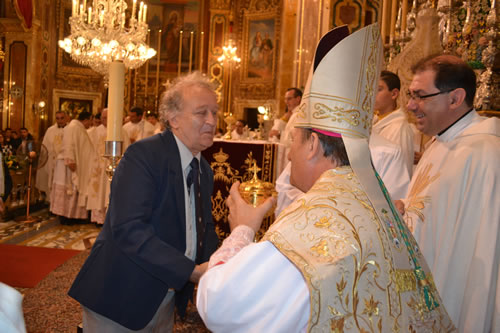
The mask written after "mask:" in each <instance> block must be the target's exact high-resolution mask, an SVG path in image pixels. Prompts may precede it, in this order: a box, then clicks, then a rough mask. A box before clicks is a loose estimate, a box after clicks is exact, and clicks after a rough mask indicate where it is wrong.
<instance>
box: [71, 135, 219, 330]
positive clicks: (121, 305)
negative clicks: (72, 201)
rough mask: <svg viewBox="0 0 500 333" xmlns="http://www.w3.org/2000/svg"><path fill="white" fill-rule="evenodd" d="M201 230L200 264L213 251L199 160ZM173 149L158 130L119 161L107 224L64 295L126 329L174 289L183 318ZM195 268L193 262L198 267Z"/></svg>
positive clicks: (207, 184) (208, 186) (183, 271)
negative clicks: (202, 245)
mask: <svg viewBox="0 0 500 333" xmlns="http://www.w3.org/2000/svg"><path fill="white" fill-rule="evenodd" d="M200 169H201V179H200V188H201V191H202V193H201V195H202V205H203V206H202V207H203V223H205V237H204V243H203V244H204V247H203V249H202V260H201V262H205V261H207V260H208V259H209V258H210V255H211V254H212V253H213V252H214V251H215V249H216V247H217V245H218V238H217V234H216V233H215V227H214V223H213V220H212V205H211V194H212V191H213V172H212V170H211V169H210V166H209V165H208V162H207V161H206V160H205V159H204V158H203V157H202V158H201V164H200ZM183 177H184V175H183V172H182V167H181V159H180V154H179V149H178V148H177V143H176V141H175V138H174V136H173V134H172V133H171V132H170V131H168V130H167V131H165V132H163V133H161V134H159V135H155V136H152V137H150V138H147V139H144V140H141V141H138V142H136V143H134V144H133V145H131V146H130V147H129V148H128V149H127V151H126V152H125V154H124V155H123V157H122V159H121V161H120V163H119V165H118V167H117V169H116V172H115V175H114V177H113V181H112V183H111V195H110V203H109V208H108V212H107V215H106V220H105V223H104V226H103V228H102V231H101V233H100V234H99V236H98V238H97V240H96V242H95V244H94V246H93V247H92V251H91V252H90V255H89V257H88V259H87V261H86V262H85V264H84V265H83V267H82V269H81V270H80V272H79V274H78V276H77V277H76V279H75V281H74V282H73V285H72V287H71V289H70V290H69V292H68V294H69V295H70V296H71V297H73V298H74V299H76V300H77V301H78V302H80V303H81V304H82V305H84V306H86V307H87V308H89V309H91V310H92V311H94V312H97V313H99V314H101V315H103V316H104V317H106V318H109V319H111V320H113V321H115V322H117V323H119V324H121V325H123V326H125V327H127V328H129V329H132V330H138V329H142V328H144V327H145V326H146V325H147V324H148V323H149V322H150V321H151V319H152V318H153V316H154V314H155V313H156V310H157V309H158V307H159V306H160V303H161V302H162V301H163V299H164V297H165V296H166V294H167V291H168V290H169V289H170V288H173V289H175V291H176V295H175V303H176V306H177V310H178V313H179V314H180V315H181V316H184V314H185V311H186V306H187V303H188V300H189V299H190V298H192V297H193V289H194V285H193V284H192V283H191V282H189V277H190V276H191V273H192V272H193V269H194V266H195V263H194V262H193V261H192V260H190V259H188V258H187V257H186V256H185V255H184V253H185V250H186V216H185V215H186V213H185V208H184V206H185V205H184V188H183V186H184V182H183ZM201 262H200V263H201Z"/></svg>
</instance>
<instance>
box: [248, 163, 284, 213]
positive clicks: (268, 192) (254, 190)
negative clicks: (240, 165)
mask: <svg viewBox="0 0 500 333" xmlns="http://www.w3.org/2000/svg"><path fill="white" fill-rule="evenodd" d="M260 170H261V169H260V168H259V167H257V163H256V162H254V164H253V167H252V168H250V171H253V177H252V179H250V180H249V181H247V182H243V183H241V184H240V188H239V191H240V194H241V197H242V198H243V199H244V200H245V201H246V202H248V203H249V204H251V205H252V206H254V207H257V206H258V205H260V204H261V203H263V202H264V201H266V199H267V198H269V197H270V196H274V197H276V196H277V195H278V193H277V192H276V190H275V189H274V186H273V184H271V183H269V182H265V181H262V180H260V179H259V178H258V177H257V172H259V171H260ZM274 208H275V207H273V208H271V209H270V210H269V211H268V212H267V214H266V216H265V217H267V216H270V215H271V214H272V213H273V211H274Z"/></svg>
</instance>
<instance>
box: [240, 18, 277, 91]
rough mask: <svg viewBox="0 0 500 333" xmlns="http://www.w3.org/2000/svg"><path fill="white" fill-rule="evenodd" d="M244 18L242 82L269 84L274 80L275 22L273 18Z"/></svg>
mask: <svg viewBox="0 0 500 333" xmlns="http://www.w3.org/2000/svg"><path fill="white" fill-rule="evenodd" d="M267 16H268V17H265V16H262V15H258V16H255V17H254V16H252V17H246V18H245V26H244V40H243V41H244V50H245V52H244V54H245V56H244V59H243V71H242V75H243V77H242V81H243V82H245V81H246V82H266V81H267V82H269V81H272V80H273V78H274V66H275V58H276V57H275V55H276V21H275V18H274V16H272V17H269V15H267Z"/></svg>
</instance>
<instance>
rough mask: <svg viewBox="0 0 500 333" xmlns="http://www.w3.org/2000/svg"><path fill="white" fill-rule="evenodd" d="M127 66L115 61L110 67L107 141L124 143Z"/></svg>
mask: <svg viewBox="0 0 500 333" xmlns="http://www.w3.org/2000/svg"><path fill="white" fill-rule="evenodd" d="M124 89H125V65H124V64H123V62H121V61H113V62H112V63H111V64H110V66H109V92H108V126H107V131H106V141H122V125H123V100H124Z"/></svg>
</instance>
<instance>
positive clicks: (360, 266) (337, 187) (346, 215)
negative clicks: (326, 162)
mask: <svg viewBox="0 0 500 333" xmlns="http://www.w3.org/2000/svg"><path fill="white" fill-rule="evenodd" d="M387 207H389V206H388V205H387ZM380 215H381V216H384V218H383V219H384V221H382V220H381V219H380V218H379V217H378V216H379V215H377V214H376V212H375V208H374V206H373V205H372V204H371V202H370V201H369V199H368V197H367V195H366V193H365V192H364V190H363V188H362V186H361V184H360V182H359V180H358V178H357V176H356V175H355V174H354V172H353V171H352V169H351V168H350V167H341V168H336V169H332V170H328V171H326V172H325V173H324V174H323V175H322V176H321V177H320V178H319V179H318V181H317V182H316V183H315V184H314V185H313V187H312V188H311V189H310V191H309V192H307V193H306V194H305V195H304V196H303V197H301V198H300V199H298V200H297V201H295V202H294V203H293V204H291V205H290V206H289V207H288V208H287V209H286V210H284V211H283V212H282V213H281V214H280V216H279V217H278V220H277V221H276V222H275V223H274V224H273V225H272V226H271V228H270V229H269V231H268V232H267V233H266V235H265V236H264V239H263V240H269V241H271V242H272V243H273V244H274V245H275V246H276V248H278V249H279V251H280V252H281V253H283V254H284V255H285V256H286V257H287V258H288V259H289V260H290V261H291V262H293V263H294V265H296V267H297V268H298V269H299V270H300V271H301V273H302V275H303V277H304V279H305V281H306V283H307V285H308V288H309V292H310V304H311V309H310V311H311V312H310V318H309V325H308V331H310V332H324V331H333V332H344V331H353V332H388V331H392V332H450V331H453V330H454V326H453V324H452V322H451V320H450V318H449V316H448V314H447V313H446V310H445V309H444V306H441V299H440V298H439V295H438V294H437V292H436V290H435V287H434V283H433V281H432V277H431V274H430V272H429V270H428V268H427V265H426V264H425V261H424V259H423V257H422V255H421V254H420V252H419V250H418V246H417V244H416V242H415V240H414V239H413V237H412V236H411V233H410V232H409V231H408V229H407V228H406V226H405V224H404V223H397V222H396V221H395V219H394V215H392V213H391V211H390V208H387V209H383V211H382V212H381V214H380ZM408 249H411V250H412V251H414V253H415V254H414V256H417V258H418V261H419V263H420V265H421V267H422V269H423V270H424V271H425V276H426V279H425V280H423V281H422V282H420V284H428V285H429V286H430V287H431V288H430V290H432V297H434V298H433V300H434V301H435V303H434V306H433V307H432V306H431V307H430V309H429V306H426V304H429V303H426V295H427V294H425V293H424V292H423V289H422V288H420V286H419V283H418V282H417V279H416V275H415V274H421V272H420V271H418V270H417V272H415V270H414V267H415V266H414V265H413V261H412V260H411V258H410V256H409V251H408ZM436 305H437V306H436Z"/></svg>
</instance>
